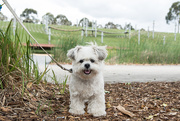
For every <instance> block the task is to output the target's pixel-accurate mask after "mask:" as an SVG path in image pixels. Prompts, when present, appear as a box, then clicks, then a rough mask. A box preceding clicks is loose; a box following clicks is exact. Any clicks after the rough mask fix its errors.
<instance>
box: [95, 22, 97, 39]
mask: <svg viewBox="0 0 180 121" xmlns="http://www.w3.org/2000/svg"><path fill="white" fill-rule="evenodd" d="M96 36H97V21H95V37H96Z"/></svg>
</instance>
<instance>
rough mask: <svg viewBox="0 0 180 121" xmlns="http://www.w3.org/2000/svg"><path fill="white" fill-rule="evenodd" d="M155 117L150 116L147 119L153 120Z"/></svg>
mask: <svg viewBox="0 0 180 121" xmlns="http://www.w3.org/2000/svg"><path fill="white" fill-rule="evenodd" d="M153 117H154V116H153V115H150V116H148V117H146V119H148V120H153Z"/></svg>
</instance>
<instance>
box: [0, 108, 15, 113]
mask: <svg viewBox="0 0 180 121" xmlns="http://www.w3.org/2000/svg"><path fill="white" fill-rule="evenodd" d="M1 110H2V111H3V112H11V111H12V109H11V107H7V108H5V107H1Z"/></svg>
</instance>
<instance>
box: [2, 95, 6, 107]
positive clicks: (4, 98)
mask: <svg viewBox="0 0 180 121" xmlns="http://www.w3.org/2000/svg"><path fill="white" fill-rule="evenodd" d="M5 101H6V97H5V96H4V97H3V102H2V106H4V104H5Z"/></svg>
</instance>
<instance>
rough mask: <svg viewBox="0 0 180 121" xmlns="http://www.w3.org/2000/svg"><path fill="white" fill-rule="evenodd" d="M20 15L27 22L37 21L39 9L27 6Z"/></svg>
mask: <svg viewBox="0 0 180 121" xmlns="http://www.w3.org/2000/svg"><path fill="white" fill-rule="evenodd" d="M20 17H21V18H22V19H23V22H26V23H37V22H38V21H39V20H38V19H37V11H36V10H34V9H31V8H30V9H29V8H26V9H25V10H24V11H23V12H22V14H21V15H20Z"/></svg>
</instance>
